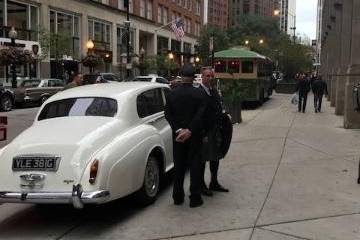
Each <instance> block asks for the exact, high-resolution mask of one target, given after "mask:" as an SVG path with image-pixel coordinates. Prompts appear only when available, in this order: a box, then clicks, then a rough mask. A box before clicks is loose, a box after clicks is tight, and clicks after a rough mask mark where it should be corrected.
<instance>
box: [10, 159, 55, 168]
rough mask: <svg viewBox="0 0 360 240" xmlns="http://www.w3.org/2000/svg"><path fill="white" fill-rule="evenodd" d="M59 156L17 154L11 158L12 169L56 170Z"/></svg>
mask: <svg viewBox="0 0 360 240" xmlns="http://www.w3.org/2000/svg"><path fill="white" fill-rule="evenodd" d="M59 160H60V158H59V157H54V156H19V157H15V158H14V159H13V165H12V169H13V171H32V170H37V171H57V169H58V166H59V165H58V164H59Z"/></svg>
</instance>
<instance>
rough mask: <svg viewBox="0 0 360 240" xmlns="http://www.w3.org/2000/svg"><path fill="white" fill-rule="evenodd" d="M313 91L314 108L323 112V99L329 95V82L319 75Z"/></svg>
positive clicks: (313, 85)
mask: <svg viewBox="0 0 360 240" xmlns="http://www.w3.org/2000/svg"><path fill="white" fill-rule="evenodd" d="M312 91H313V93H314V108H315V112H316V113H318V112H321V104H322V99H323V96H324V94H325V96H327V95H328V90H327V84H326V82H325V81H324V80H322V77H321V76H319V77H318V78H317V79H316V80H315V81H314V82H313V84H312Z"/></svg>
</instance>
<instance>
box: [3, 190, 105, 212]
mask: <svg viewBox="0 0 360 240" xmlns="http://www.w3.org/2000/svg"><path fill="white" fill-rule="evenodd" d="M73 197H74V196H73V193H72V192H0V202H2V203H46V204H73V205H74V207H75V208H81V207H82V206H81V204H80V205H77V204H78V203H79V202H74V199H73ZM109 197H110V192H109V191H107V190H99V191H93V192H82V193H81V197H80V198H79V199H78V200H80V201H81V203H85V204H100V203H104V202H106V201H107V200H108V198H109Z"/></svg>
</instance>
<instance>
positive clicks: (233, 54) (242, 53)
mask: <svg viewBox="0 0 360 240" xmlns="http://www.w3.org/2000/svg"><path fill="white" fill-rule="evenodd" d="M215 58H247V59H248V58H255V59H267V57H265V56H263V55H261V54H259V53H257V52H253V51H250V50H247V49H242V48H239V49H229V50H224V51H220V52H216V53H215Z"/></svg>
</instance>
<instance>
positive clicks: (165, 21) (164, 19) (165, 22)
mask: <svg viewBox="0 0 360 240" xmlns="http://www.w3.org/2000/svg"><path fill="white" fill-rule="evenodd" d="M168 12H169V10H168V9H167V8H165V7H164V8H163V9H162V14H163V21H162V23H163V24H167V23H168Z"/></svg>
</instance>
